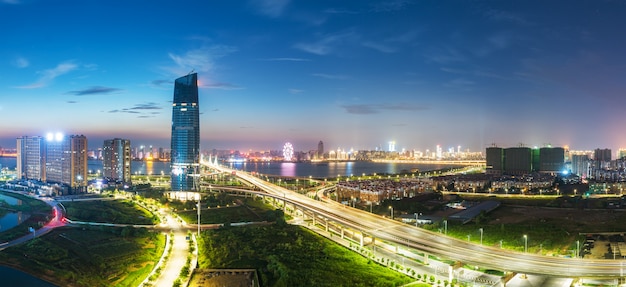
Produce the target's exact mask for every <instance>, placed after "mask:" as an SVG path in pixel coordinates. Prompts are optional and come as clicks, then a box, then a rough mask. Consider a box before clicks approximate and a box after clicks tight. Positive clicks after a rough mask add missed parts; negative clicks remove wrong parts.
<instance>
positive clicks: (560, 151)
mask: <svg viewBox="0 0 626 287" xmlns="http://www.w3.org/2000/svg"><path fill="white" fill-rule="evenodd" d="M538 168H539V171H540V172H544V173H559V172H562V171H563V169H564V168H565V149H564V148H562V147H542V148H540V149H539V166H538ZM533 169H537V166H533Z"/></svg>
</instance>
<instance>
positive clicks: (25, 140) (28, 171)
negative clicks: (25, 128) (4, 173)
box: [17, 136, 46, 181]
mask: <svg viewBox="0 0 626 287" xmlns="http://www.w3.org/2000/svg"><path fill="white" fill-rule="evenodd" d="M44 153H45V141H44V138H43V137H39V136H35V137H29V136H23V137H20V138H17V178H18V179H34V180H39V181H45V180H46V162H45V154H44Z"/></svg>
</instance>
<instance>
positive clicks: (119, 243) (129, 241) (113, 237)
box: [0, 201, 165, 286]
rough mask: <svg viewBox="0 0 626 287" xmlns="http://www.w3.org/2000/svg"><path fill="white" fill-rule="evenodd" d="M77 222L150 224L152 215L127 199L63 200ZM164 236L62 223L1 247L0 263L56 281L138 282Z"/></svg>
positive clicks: (157, 255)
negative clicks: (10, 246) (35, 237)
mask: <svg viewBox="0 0 626 287" xmlns="http://www.w3.org/2000/svg"><path fill="white" fill-rule="evenodd" d="M65 206H66V209H67V211H68V217H69V218H71V219H74V220H79V221H94V222H107V223H120V224H152V223H153V222H155V220H156V219H155V218H153V215H152V214H150V213H149V212H148V211H146V210H145V209H143V208H142V207H140V206H138V205H136V204H134V203H132V202H129V201H83V202H78V201H76V202H67V203H66V204H65ZM164 246H165V236H164V235H162V234H160V233H158V232H151V231H148V230H147V229H145V228H138V229H137V228H132V227H124V228H113V227H96V226H86V227H74V228H72V227H63V228H59V229H55V230H54V231H52V232H51V233H49V234H47V235H45V236H43V237H41V238H38V239H35V240H31V241H29V242H27V243H25V244H22V245H19V246H16V247H12V248H8V249H6V250H4V251H3V252H0V262H2V264H3V265H8V266H12V267H14V268H17V269H20V270H24V271H25V272H28V273H31V274H35V275H36V276H38V277H41V278H44V279H46V280H48V281H50V282H53V283H55V284H58V285H60V286H137V285H138V284H139V283H140V282H141V281H142V280H143V279H144V278H145V277H146V276H147V275H148V274H149V273H150V271H152V268H153V266H154V265H155V264H156V262H157V261H158V260H159V258H160V256H161V254H162V253H163V248H164Z"/></svg>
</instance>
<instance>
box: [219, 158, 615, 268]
mask: <svg viewBox="0 0 626 287" xmlns="http://www.w3.org/2000/svg"><path fill="white" fill-rule="evenodd" d="M210 167H211V168H214V169H218V170H220V171H222V172H227V173H234V174H236V175H237V176H238V177H240V178H242V179H243V180H246V181H248V182H250V183H252V184H254V185H256V186H258V187H259V188H260V189H261V190H263V191H265V192H267V193H268V194H271V195H273V196H275V197H277V198H279V199H280V198H282V199H284V200H285V201H286V202H287V203H291V204H295V205H298V206H301V207H304V208H306V209H309V210H312V211H314V212H315V213H317V214H319V215H321V216H323V217H326V218H328V219H330V220H332V221H336V222H338V223H341V224H344V225H346V226H348V227H350V228H353V229H355V230H360V231H362V232H364V233H365V234H366V235H367V236H374V237H375V238H377V239H383V240H386V241H390V242H395V243H397V244H400V245H403V246H410V247H412V248H415V249H418V250H422V251H425V252H428V253H430V254H434V255H437V256H441V257H443V258H447V259H452V260H456V261H461V262H465V263H470V264H474V265H478V266H481V267H485V268H492V269H497V270H502V269H505V271H511V272H518V273H527V274H538V275H551V276H558V277H563V276H566V277H622V276H623V274H624V269H623V265H625V264H623V263H624V260H589V259H579V258H562V257H548V256H541V255H536V254H529V253H520V252H514V251H509V250H504V249H499V248H494V247H490V246H484V245H476V244H472V243H468V242H466V241H462V240H458V239H455V238H451V237H448V236H444V235H441V234H438V233H434V232H430V231H428V230H424V229H421V228H416V227H414V226H411V225H407V224H404V223H400V222H398V221H395V220H391V219H387V218H382V217H380V216H378V215H374V214H371V213H368V212H364V211H362V210H357V209H353V208H350V207H347V206H345V205H342V204H339V203H336V202H332V203H331V202H328V203H323V202H319V201H315V200H313V199H311V198H308V197H306V196H304V195H301V194H298V193H294V192H292V191H290V190H287V189H285V188H282V187H278V186H275V185H273V184H269V183H267V182H265V181H263V180H261V179H259V178H256V177H254V176H252V175H250V174H248V173H246V172H243V171H239V170H232V169H229V168H225V167H222V166H215V165H210Z"/></svg>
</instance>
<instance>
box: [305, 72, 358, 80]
mask: <svg viewBox="0 0 626 287" xmlns="http://www.w3.org/2000/svg"><path fill="white" fill-rule="evenodd" d="M311 75H312V76H315V77H320V78H324V79H329V80H345V79H348V78H350V77H348V76H346V75H333V74H323V73H315V74H311Z"/></svg>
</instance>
